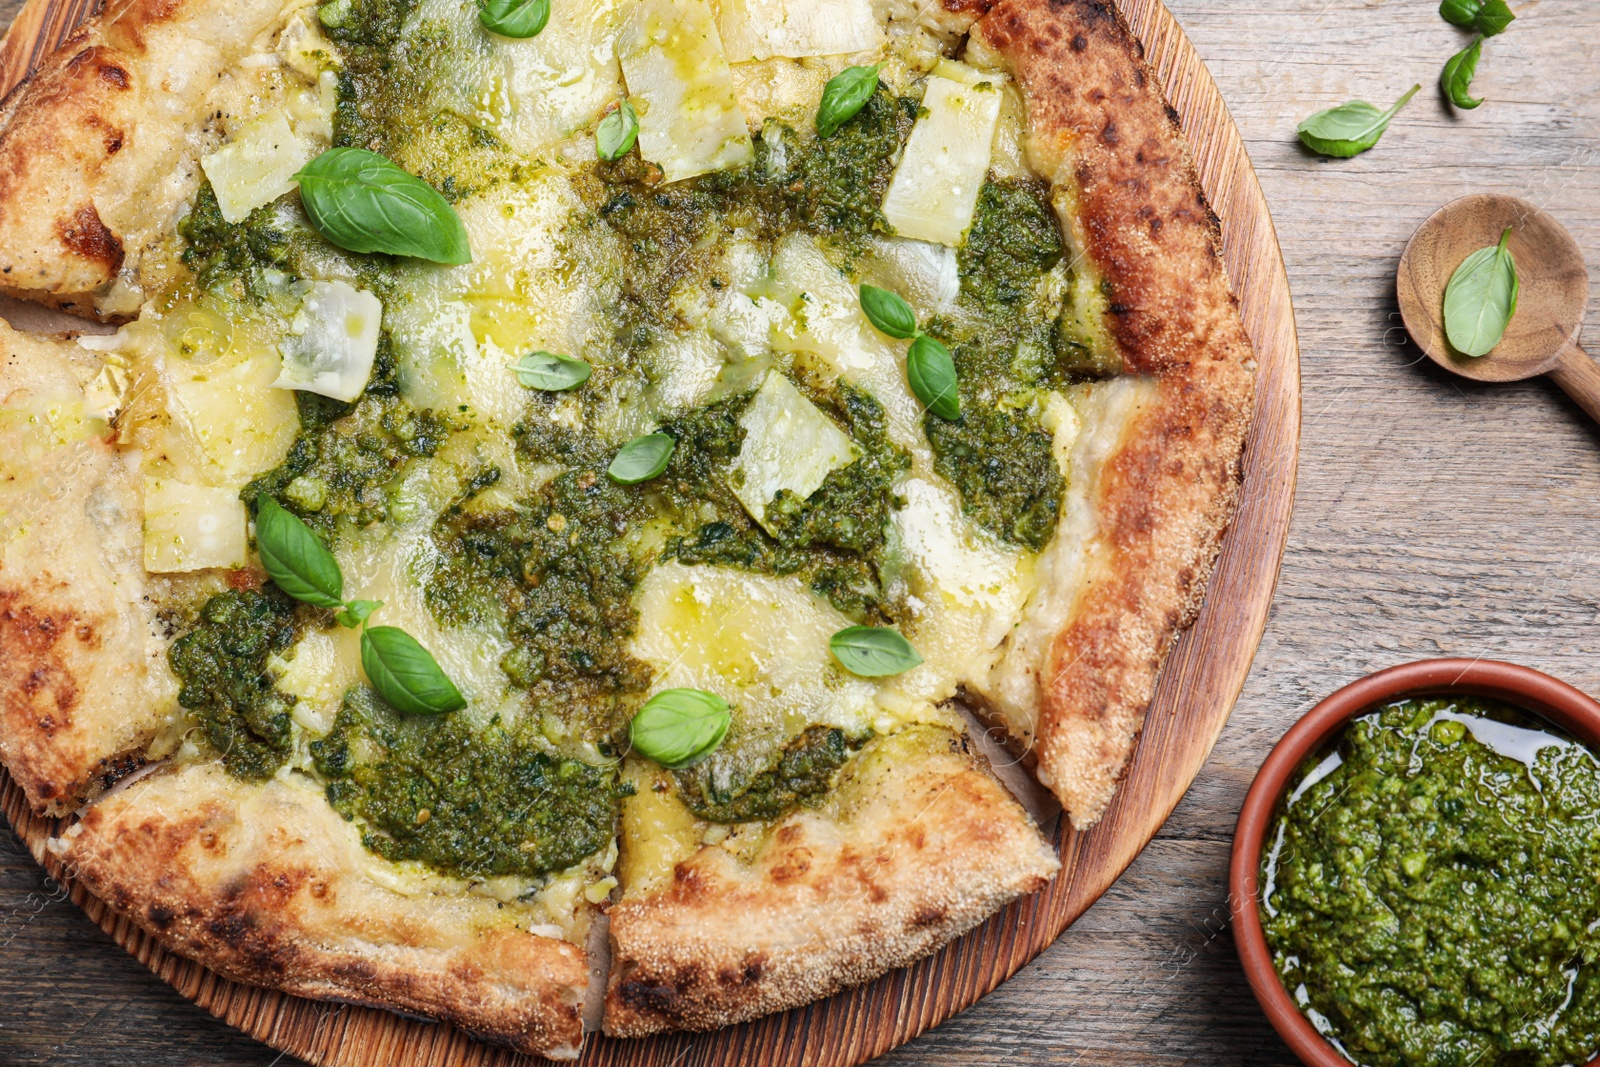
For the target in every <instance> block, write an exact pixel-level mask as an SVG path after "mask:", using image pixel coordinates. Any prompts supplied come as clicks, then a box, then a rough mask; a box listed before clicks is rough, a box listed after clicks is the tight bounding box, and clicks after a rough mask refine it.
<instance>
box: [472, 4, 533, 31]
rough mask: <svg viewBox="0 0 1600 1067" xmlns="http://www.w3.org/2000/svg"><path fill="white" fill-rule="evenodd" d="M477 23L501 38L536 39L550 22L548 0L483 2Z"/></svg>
mask: <svg viewBox="0 0 1600 1067" xmlns="http://www.w3.org/2000/svg"><path fill="white" fill-rule="evenodd" d="M478 21H479V22H480V23H482V24H483V28H484V29H486V30H488V31H489V32H490V33H498V34H499V35H500V36H502V37H514V38H518V39H522V38H527V37H537V36H539V31H540V30H542V29H544V27H545V23H547V22H549V21H550V0H485V2H484V5H483V6H482V7H480V8H479V9H478Z"/></svg>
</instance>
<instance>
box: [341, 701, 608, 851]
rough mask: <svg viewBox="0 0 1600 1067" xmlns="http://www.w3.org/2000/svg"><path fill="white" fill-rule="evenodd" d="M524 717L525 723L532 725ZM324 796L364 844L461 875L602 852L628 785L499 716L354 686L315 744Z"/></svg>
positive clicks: (373, 849) (602, 769) (605, 769)
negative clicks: (441, 709)
mask: <svg viewBox="0 0 1600 1067" xmlns="http://www.w3.org/2000/svg"><path fill="white" fill-rule="evenodd" d="M524 721H526V720H524ZM311 753H312V758H313V759H314V760H315V764H316V768H317V771H318V772H319V773H320V774H321V775H322V776H323V777H324V778H325V779H326V781H327V795H328V801H329V803H331V804H332V805H333V807H334V810H336V811H338V812H339V813H340V814H341V815H343V816H344V817H345V818H346V819H353V820H360V822H361V823H362V826H363V837H362V843H363V844H364V845H365V846H366V847H367V848H368V849H370V850H372V851H373V852H375V853H377V854H378V855H379V856H382V857H383V858H384V859H388V860H416V861H420V862H422V863H425V864H427V865H428V866H430V867H432V868H434V869H436V870H439V871H442V872H444V873H446V874H453V875H456V876H459V877H462V878H485V877H493V876H497V875H522V876H527V877H531V876H537V875H543V874H549V873H551V872H554V871H561V870H565V869H566V868H568V867H571V866H573V865H574V864H576V863H579V862H581V861H583V860H584V859H585V858H587V857H589V856H592V855H594V854H595V853H597V852H599V851H601V850H602V849H604V848H605V847H606V845H607V844H608V843H609V842H610V841H611V839H612V836H613V834H614V830H615V824H616V816H617V808H618V804H619V802H620V800H621V798H622V797H624V796H626V795H627V794H628V793H629V792H631V789H630V788H629V787H628V786H627V785H625V784H623V783H621V782H619V780H618V777H617V772H616V769H615V768H614V767H597V766H593V765H591V764H588V763H584V762H582V761H580V760H575V759H560V758H557V757H555V756H551V755H549V754H548V753H547V752H546V751H544V746H543V745H542V744H541V740H540V739H539V738H538V737H529V736H524V734H523V733H521V732H519V731H516V730H510V729H507V728H506V727H505V726H504V725H503V724H502V723H501V722H500V721H499V720H498V719H496V720H494V721H492V722H490V723H489V724H488V725H487V726H484V727H481V728H474V727H473V726H471V725H470V723H469V720H468V719H467V718H466V717H464V716H460V715H451V716H445V717H439V718H433V717H424V716H407V715H401V714H399V713H398V712H395V711H393V710H391V709H390V708H388V707H387V706H385V705H383V704H382V703H381V702H379V701H376V700H372V699H370V698H369V697H368V696H367V695H366V694H365V692H364V691H362V690H356V691H355V692H354V693H352V695H351V696H348V697H346V699H345V702H344V705H343V707H341V708H340V710H339V717H338V719H337V720H336V721H335V723H334V727H333V730H332V731H331V732H329V734H328V736H327V737H325V738H323V739H322V740H320V741H313V742H312V743H311Z"/></svg>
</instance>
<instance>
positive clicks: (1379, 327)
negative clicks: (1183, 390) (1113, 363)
mask: <svg viewBox="0 0 1600 1067" xmlns="http://www.w3.org/2000/svg"><path fill="white" fill-rule="evenodd" d="M1168 5H1169V6H1170V7H1171V8H1172V9H1173V11H1174V13H1175V14H1176V15H1177V16H1178V18H1179V20H1180V21H1181V22H1182V23H1183V25H1184V27H1185V29H1186V30H1187V31H1188V33H1189V35H1190V36H1191V38H1193V40H1194V42H1195V44H1196V46H1197V47H1198V48H1199V50H1200V53H1201V54H1202V55H1203V56H1205V57H1206V59H1207V61H1208V62H1209V64H1210V67H1211V70H1212V73H1213V74H1214V75H1215V76H1216V79H1217V81H1218V83H1219V84H1220V85H1221V88H1222V92H1223V95H1224V97H1226V99H1227V100H1228V103H1229V105H1230V107H1232V109H1233V113H1234V116H1235V118H1236V119H1237V120H1238V122H1239V125H1240V127H1241V128H1242V130H1243V131H1244V135H1245V139H1246V141H1247V142H1248V143H1249V145H1250V151H1251V155H1252V156H1253V158H1254V160H1255V164H1256V169H1257V171H1258V172H1259V174H1260V176H1261V182H1262V185H1263V186H1264V187H1265V190H1266V194H1267V198H1268V200H1269V201H1270V203H1271V205H1272V209H1273V214H1274V216H1275V218H1276V220H1277V226H1278V233H1279V236H1280V238H1281V239H1282V242H1283V251H1284V256H1285V259H1286V261H1287V263H1288V267H1289V277H1290V281H1291V283H1292V285H1293V287H1294V295H1295V304H1296V307H1297V309H1298V318H1299V327H1300V343H1301V352H1302V359H1303V373H1304V382H1305V385H1304V416H1305V424H1304V431H1303V434H1304V436H1303V442H1302V446H1301V466H1300V489H1299V497H1298V500H1297V504H1296V513H1295V520H1294V526H1293V529H1292V531H1291V534H1290V539H1289V549H1288V554H1287V556H1286V557H1285V559H1284V565H1283V578H1282V581H1281V584H1280V586H1279V590H1278V598H1277V602H1276V604H1275V606H1274V609H1273V616H1272V620H1271V622H1270V623H1269V625H1268V629H1267V634H1266V638H1265V640H1264V641H1263V643H1262V646H1261V652H1260V654H1259V656H1258V657H1257V659H1256V665H1255V670H1254V672H1253V673H1252V675H1251V678H1250V682H1249V684H1248V685H1247V686H1246V688H1245V692H1244V695H1243V697H1242V698H1241V699H1240V701H1239V705H1238V708H1237V709H1236V711H1235V712H1234V717H1233V720H1232V722H1231V723H1230V724H1229V726H1228V729H1227V730H1226V731H1225V732H1224V734H1223V736H1222V740H1221V742H1220V743H1219V744H1218V746H1217V749H1216V752H1215V754H1214V755H1213V756H1212V758H1211V762H1210V764H1209V765H1208V766H1207V768H1206V770H1205V771H1204V772H1203V773H1202V774H1201V776H1200V779H1199V780H1198V781H1197V782H1196V783H1195V785H1194V787H1193V788H1192V789H1191V790H1190V792H1189V794H1188V796H1187V798H1186V799H1185V800H1184V802H1183V803H1182V805H1181V806H1180V807H1179V808H1178V810H1177V812H1176V814H1174V816H1173V817H1172V819H1171V821H1170V822H1169V823H1168V824H1167V826H1166V828H1165V829H1164V830H1163V831H1162V833H1161V835H1160V836H1159V837H1158V838H1157V839H1156V840H1155V842H1153V843H1152V844H1151V846H1150V847H1149V848H1148V849H1147V850H1146V851H1145V853H1144V854H1143V856H1141V857H1140V858H1139V860H1138V861H1136V862H1135V863H1134V865H1133V867H1132V868H1131V869H1130V870H1129V872H1128V873H1127V875H1126V876H1124V877H1123V879H1122V881H1121V882H1120V883H1118V885H1117V886H1116V887H1115V888H1114V889H1113V890H1112V891H1111V893H1110V894H1108V895H1107V896H1106V898H1105V899H1103V900H1102V901H1101V902H1100V903H1099V904H1097V905H1096V906H1095V907H1094V908H1092V909H1091V910H1090V911H1089V912H1088V914H1087V915H1085V916H1084V918H1083V919H1081V920H1080V921H1079V922H1078V923H1077V925H1075V926H1074V927H1072V929H1071V930H1069V931H1068V932H1067V934H1066V935H1065V936H1064V937H1062V938H1061V940H1060V941H1059V942H1057V943H1056V945H1055V946H1053V947H1052V948H1051V949H1050V950H1048V951H1047V952H1045V953H1044V955H1042V956H1040V957H1039V958H1038V959H1037V960H1035V961H1034V963H1033V964H1031V965H1030V966H1029V967H1027V968H1026V969H1024V970H1023V971H1022V972H1021V973H1020V974H1019V975H1017V976H1016V977H1015V978H1014V979H1012V980H1011V981H1010V982H1008V983H1007V984H1006V985H1004V986H1002V987H1001V989H1000V990H999V991H998V992H996V993H994V994H993V995H991V996H990V997H988V998H986V999H985V1000H983V1001H982V1002H980V1003H979V1004H978V1005H977V1006H976V1007H974V1008H973V1009H971V1010H970V1011H968V1012H966V1013H965V1014H964V1015H962V1016H959V1017H958V1018H956V1019H955V1020H952V1021H951V1022H949V1023H947V1024H945V1025H944V1026H943V1027H941V1028H939V1029H937V1030H935V1031H933V1032H932V1033H930V1034H928V1035H925V1036H924V1037H922V1038H921V1039H919V1040H918V1041H916V1042H913V1043H912V1044H911V1045H908V1046H906V1047H905V1048H903V1049H901V1050H899V1051H898V1052H896V1053H892V1054H891V1055H889V1056H888V1057H886V1058H885V1059H884V1060H881V1061H879V1062H881V1063H884V1064H886V1065H895V1067H912V1065H919V1067H931V1065H945V1064H948V1065H960V1067H969V1065H972V1067H976V1065H987V1064H1006V1065H1008V1067H1009V1065H1016V1064H1031V1063H1052V1064H1082V1065H1085V1067H1090V1065H1096V1064H1138V1065H1141V1067H1154V1065H1165V1064H1179V1063H1194V1064H1205V1065H1228V1064H1250V1065H1252V1067H1269V1065H1270V1067H1278V1065H1288V1064H1291V1063H1292V1062H1293V1061H1292V1058H1291V1057H1290V1055H1289V1053H1288V1051H1287V1050H1286V1049H1285V1048H1284V1047H1283V1045H1282V1043H1281V1042H1279V1041H1278V1039H1277V1038H1276V1036H1275V1035H1274V1034H1273V1033H1272V1031H1271V1030H1270V1029H1269V1028H1268V1027H1267V1025H1266V1023H1265V1022H1264V1021H1263V1019H1262V1017H1261V1014H1260V1012H1259V1011H1258V1010H1257V1008H1256V1005H1255V1001H1254V999H1253V998H1252V996H1251V994H1250V990H1249V988H1248V987H1247V986H1246V985H1245V982H1244V980H1243V978H1242V976H1241V975H1240V973H1239V968H1238V965H1237V962H1236V958H1235V956H1234V952H1233V943H1232V938H1231V936H1230V934H1229V931H1228V923H1227V915H1228V910H1227V900H1226V893H1227V890H1226V870H1227V857H1228V848H1229V843H1230V839H1231V835H1232V830H1233V822H1234V819H1235V817H1236V815H1237V813H1238V809H1239V804H1240V802H1241V800H1242V798H1243V796H1244V792H1245V789H1246V788H1247V787H1248V786H1249V783H1250V778H1251V776H1252V774H1253V773H1254V769H1255V767H1256V765H1257V764H1258V763H1259V762H1260V761H1261V759H1262V758H1263V757H1264V756H1265V755H1266V752H1267V750H1268V749H1269V748H1270V747H1271V746H1272V744H1273V742H1274V741H1275V740H1276V739H1277V738H1278V736H1279V735H1280V734H1281V733H1282V732H1283V731H1284V730H1285V729H1286V728H1287V726H1288V725H1289V723H1290V722H1292V721H1293V720H1294V719H1295V718H1296V717H1297V716H1298V715H1300V714H1301V713H1302V712H1304V711H1305V710H1307V709H1308V708H1309V707H1310V706H1311V705H1312V704H1313V703H1315V702H1316V700H1317V699H1319V698H1320V697H1322V696H1323V695H1325V694H1326V693H1328V692H1329V691H1330V690H1332V689H1334V688H1336V687H1337V686H1339V685H1341V684H1343V683H1344V682H1347V681H1349V680H1351V679H1353V678H1355V677H1357V676H1359V675H1361V674H1363V673H1366V672H1367V671H1370V670H1374V669H1376V668H1379V667H1383V666H1387V665H1389V664H1393V663H1398V662H1402V661H1405V660H1410V659H1419V658H1423V657H1428V656H1438V655H1465V656H1476V655H1483V656H1487V657H1495V658H1502V659H1510V660H1515V661H1518V662H1522V663H1526V664H1529V665H1531V666H1534V667H1538V668H1541V669H1543V670H1546V671H1549V672H1551V673H1553V674H1556V675H1558V676H1560V677H1562V678H1565V679H1566V680H1568V681H1570V682H1572V683H1573V684H1575V685H1577V686H1579V687H1581V688H1584V689H1587V690H1588V691H1589V692H1591V693H1596V694H1600V655H1597V654H1596V653H1597V652H1600V431H1597V430H1596V428H1595V427H1594V426H1592V425H1591V424H1589V422H1588V421H1587V420H1586V419H1585V417H1584V416H1583V415H1582V413H1581V412H1580V411H1579V410H1578V409H1577V408H1576V407H1575V406H1574V405H1572V404H1571V403H1570V402H1568V401H1567V400H1566V399H1565V398H1564V397H1563V396H1562V395H1561V394H1560V393H1559V392H1558V391H1557V390H1556V389H1555V388H1554V387H1553V386H1550V385H1548V384H1546V383H1543V382H1528V383H1522V384H1520V385H1514V386H1509V387H1501V388H1497V389H1490V388H1480V387H1477V386H1474V385H1472V384H1471V383H1468V382H1461V381H1457V380H1454V379H1451V378H1449V377H1448V376H1447V375H1445V374H1444V373H1443V372H1442V371H1439V370H1438V369H1437V368H1435V367H1434V366H1433V365H1432V364H1430V363H1428V362H1427V361H1426V360H1422V359H1421V353H1420V352H1419V351H1418V350H1417V349H1416V347H1415V346H1414V345H1411V344H1409V343H1408V341H1407V339H1406V337H1405V333H1404V331H1403V330H1402V329H1401V328H1400V325H1399V312H1398V309H1397V308H1396V305H1395V298H1394V285H1393V279H1394V270H1395V264H1396V261H1397V259H1398V257H1399V255H1400V250H1401V247H1402V246H1403V245H1404V242H1405V239H1406V237H1407V236H1409V234H1410V233H1411V231H1412V229H1413V228H1415V226H1416V225H1417V224H1418V223H1420V222H1421V221H1422V219H1423V218H1425V217H1426V216H1427V215H1428V213H1429V212H1430V211H1432V210H1433V209H1434V208H1435V207H1437V206H1439V205H1440V204H1442V203H1444V202H1445V201H1447V200H1450V199H1453V198H1454V197H1456V196H1460V195H1463V194H1465V193H1469V192H1507V193H1515V194H1518V195H1521V196H1524V197H1527V198H1528V199H1530V200H1533V201H1534V202H1535V203H1537V204H1539V205H1541V206H1542V207H1544V208H1546V209H1547V210H1549V211H1551V212H1552V213H1554V214H1555V215H1556V216H1557V217H1558V218H1560V219H1561V220H1562V221H1563V222H1565V223H1566V224H1567V225H1568V226H1569V227H1570V228H1571V229H1572V231H1573V233H1574V234H1575V235H1576V237H1577V238H1578V242H1579V244H1580V245H1582V246H1583V247H1584V248H1586V249H1600V6H1596V5H1595V4H1593V3H1592V0H1527V2H1525V3H1517V2H1516V0H1513V5H1514V7H1515V8H1516V9H1517V10H1518V13H1519V15H1520V18H1519V20H1518V21H1517V22H1516V23H1515V24H1514V25H1513V26H1512V27H1511V29H1510V30H1509V31H1508V32H1507V33H1506V34H1505V35H1504V36H1502V37H1499V38H1495V39H1494V40H1492V41H1490V42H1489V43H1488V45H1487V47H1486V48H1485V56H1484V60H1483V62H1482V64H1481V65H1480V67H1479V74H1478V79H1477V81H1476V83H1475V84H1474V90H1475V91H1477V92H1478V93H1479V95H1482V96H1485V97H1487V98H1488V103H1486V104H1485V105H1484V106H1483V107H1482V108H1480V109H1479V110H1478V111H1476V112H1471V113H1463V114H1462V115H1460V116H1453V115H1452V114H1451V113H1450V112H1449V111H1448V108H1447V107H1446V105H1444V104H1443V103H1441V102H1440V100H1439V97H1438V95H1437V92H1436V91H1435V90H1434V88H1433V87H1434V84H1435V83H1436V81H1437V78H1438V73H1439V68H1440V67H1441V66H1442V65H1443V63H1444V61H1445V59H1447V58H1448V57H1449V56H1450V55H1451V54H1452V53H1453V52H1455V51H1456V50H1457V49H1459V48H1461V47H1463V46H1464V45H1465V44H1466V43H1467V38H1466V37H1464V36H1463V35H1462V34H1460V33H1459V32H1458V31H1456V30H1455V29H1453V28H1452V27H1450V26H1448V25H1446V24H1445V23H1444V22H1442V21H1440V19H1439V18H1438V16H1437V15H1436V14H1435V6H1436V5H1435V4H1434V3H1433V0H1405V2H1401V0H1364V2H1361V3H1355V2H1341V3H1331V2H1329V0H1168ZM16 6H17V0H0V21H4V20H9V18H10V16H11V14H12V13H13V12H14V11H15V9H16ZM1413 82H1422V83H1423V84H1424V86H1425V89H1424V92H1423V93H1422V94H1420V95H1419V96H1418V97H1417V99H1416V100H1415V101H1413V102H1412V104H1411V106H1410V108H1408V109H1407V110H1406V111H1405V112H1404V113H1403V114H1402V115H1401V116H1400V118H1399V119H1398V120H1397V121H1396V124H1395V126H1394V127H1393V128H1392V129H1391V130H1390V132H1389V133H1388V135H1387V136H1386V137H1385V138H1384V140H1383V143H1382V144H1381V145H1380V146H1379V147H1378V148H1377V149H1375V150H1374V151H1372V152H1371V153H1369V154H1367V155H1365V156H1362V157H1360V158H1358V159H1355V160H1351V161H1324V160H1320V159H1316V158H1314V157H1312V156H1310V155H1309V154H1307V153H1305V152H1304V151H1302V150H1301V149H1300V148H1299V146H1298V144H1297V143H1296V142H1295V141H1294V127H1295V124H1296V123H1297V122H1298V121H1299V120H1300V119H1301V118H1303V117H1304V116H1305V115H1307V114H1310V113H1311V112H1313V111H1316V110H1318V109H1320V108H1324V107H1328V106H1331V105H1333V104H1335V103H1339V102H1342V101H1344V100H1346V99H1349V98H1351V97H1361V98H1364V99H1367V100H1370V101H1371V102H1373V103H1375V104H1378V105H1379V106H1380V107H1386V106H1388V104H1389V103H1391V102H1392V101H1393V100H1394V99H1395V98H1396V97H1398V96H1399V95H1400V93H1401V92H1402V91H1403V90H1404V89H1406V88H1407V87H1409V86H1410V85H1411V84H1412V83H1413ZM1596 258H1597V259H1600V257H1596ZM1592 263H1593V265H1594V266H1597V267H1600V262H1594V261H1592ZM1597 295H1600V294H1597ZM1597 303H1600V302H1597ZM1588 326H1589V330H1588V337H1589V340H1590V341H1591V343H1593V344H1594V345H1595V346H1596V347H1597V349H1600V309H1597V308H1591V311H1590V316H1589V322H1588ZM1534 427H1537V429H1534ZM275 1063H276V1064H279V1065H280V1067H292V1065H291V1063H290V1061H289V1060H288V1059H287V1058H286V1057H278V1056H277V1054H276V1053H274V1052H273V1051H272V1050H270V1049H268V1048H267V1047H266V1046H264V1045H259V1044H256V1043H255V1042H253V1041H251V1040H249V1039H248V1038H245V1037H243V1036H241V1035H239V1034H238V1033H237V1032H235V1031H233V1030H230V1029H229V1028H227V1027H225V1026H223V1025H222V1024H220V1023H217V1022H215V1021H214V1020H212V1019H211V1017H210V1016H208V1015H206V1014H205V1013H204V1012H202V1011H201V1010H200V1009H198V1008H196V1007H194V1006H192V1005H190V1004H189V1003H188V1002H186V1001H184V1000H183V999H182V998H181V997H179V996H178V995H177V994H176V993H175V992H173V991H172V990H171V989H169V988H168V987H166V986H165V985H163V984H161V983H160V982H159V981H157V980H156V979H155V978H153V977H152V976H151V975H150V974H149V973H148V972H147V971H146V970H145V969H144V968H143V967H142V966H141V965H140V964H139V963H138V962H137V961H135V960H134V959H132V958H131V957H129V956H127V955H125V954H124V953H123V952H122V950H121V949H119V948H117V947H116V946H115V945H113V944H112V943H111V941H110V940H109V939H108V938H106V937H105V936H104V935H103V934H101V933H100V931H99V929H98V928H96V927H95V926H93V925H92V924H91V923H89V921H88V920H87V919H85V918H84V917H83V916H82V915H81V914H79V912H78V911H77V909H76V908H74V907H73V906H72V905H71V904H69V903H67V902H66V901H65V900H64V899H63V898H62V896H61V894H60V893H59V891H56V890H55V889H54V887H53V886H52V885H51V884H50V883H48V882H47V881H46V880H45V878H44V876H43V874H42V872H41V871H39V869H38V868H37V867H36V866H35V865H34V864H33V862H32V860H31V859H29V858H28V856H27V855H26V853H24V852H23V851H22V849H21V848H20V847H19V846H18V844H17V843H16V841H15V839H14V838H12V837H10V835H9V833H8V832H5V831H0V1065H4V1067H25V1065H35V1064H38V1065H47V1064H48V1065H58V1064H59V1065H66V1064H81V1065H85V1067H113V1065H129V1067H134V1065H137V1067H180V1065H182V1067H187V1065H202V1064H204V1065H216V1067H247V1065H248V1067H267V1065H270V1064H275Z"/></svg>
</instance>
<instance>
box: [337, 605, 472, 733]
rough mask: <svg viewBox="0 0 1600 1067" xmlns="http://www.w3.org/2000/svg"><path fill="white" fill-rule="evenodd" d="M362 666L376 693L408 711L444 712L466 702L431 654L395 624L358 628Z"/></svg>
mask: <svg viewBox="0 0 1600 1067" xmlns="http://www.w3.org/2000/svg"><path fill="white" fill-rule="evenodd" d="M361 669H362V670H364V671H366V673H367V681H369V682H371V683H372V688H374V689H376V690H377V691H378V695H379V696H381V697H383V699H384V700H386V701H388V702H389V703H390V704H392V705H393V706H394V707H395V708H397V709H399V710H400V711H403V712H405V713H406V714H408V715H443V714H445V713H447V712H451V711H459V710H460V709H462V708H464V707H466V706H467V699H466V697H463V696H462V695H461V691H460V690H459V689H457V688H456V686H455V683H454V682H452V681H451V680H450V678H449V676H448V675H446V674H445V673H444V671H443V670H442V669H441V668H440V667H439V662H438V660H436V659H434V658H433V654H432V653H431V652H429V651H428V650H427V649H425V648H423V647H422V646H421V645H420V644H418V643H417V639H416V638H414V637H412V636H411V635H410V634H408V633H406V632H405V631H404V630H401V629H398V628H396V627H394V626H369V627H368V628H367V629H365V630H363V631H362V632H361Z"/></svg>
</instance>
